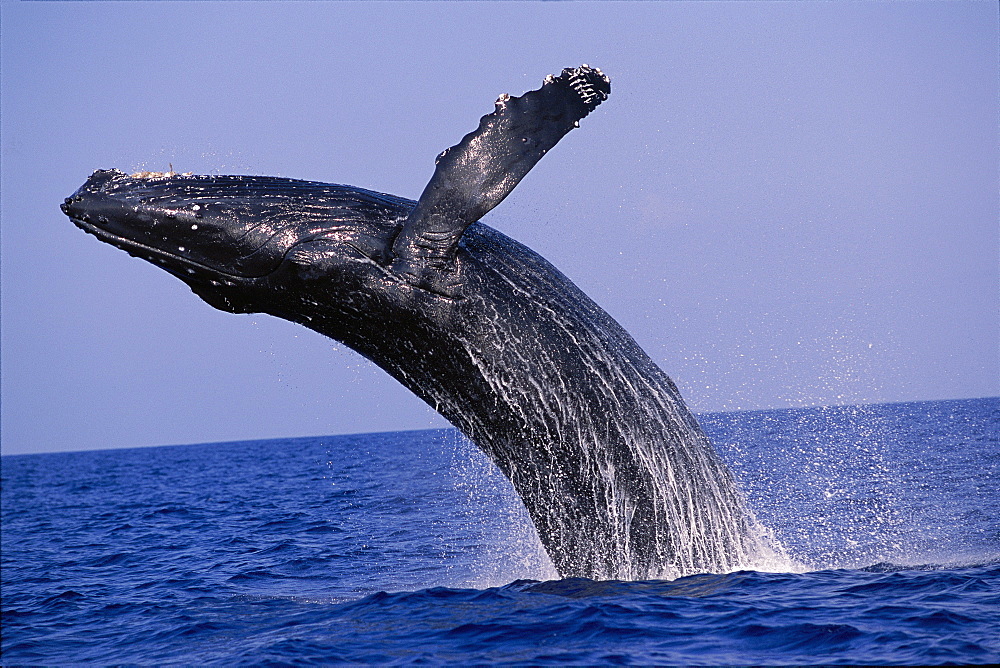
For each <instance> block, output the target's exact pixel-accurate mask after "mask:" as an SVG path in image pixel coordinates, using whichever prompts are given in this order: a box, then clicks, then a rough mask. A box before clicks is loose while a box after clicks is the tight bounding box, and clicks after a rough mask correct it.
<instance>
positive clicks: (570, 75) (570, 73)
mask: <svg viewBox="0 0 1000 668" xmlns="http://www.w3.org/2000/svg"><path fill="white" fill-rule="evenodd" d="M543 83H544V84H545V85H553V84H563V85H566V86H568V87H569V89H570V90H572V91H573V92H574V93H575V94H576V96H577V97H578V98H579V99H580V102H581V103H583V107H584V109H585V111H584V113H583V115H584V116H586V115H587V114H589V113H590V112H592V111H593V110H594V109H595V108H596V107H597V105H599V104H600V103H601V102H604V101H605V100H606V99H608V95H610V94H611V80H610V79H608V77H607V76H606V75H605V74H604V73H603V72H601V70H600V69H597V68H593V67H590V66H589V65H586V64H585V65H581V66H580V67H577V68H569V67H567V68H566V69H564V70H563V71H562V73H561V74H560V75H559V76H558V77H553V76H552V75H551V74H550V75H549V76H547V77H545V80H544V82H543Z"/></svg>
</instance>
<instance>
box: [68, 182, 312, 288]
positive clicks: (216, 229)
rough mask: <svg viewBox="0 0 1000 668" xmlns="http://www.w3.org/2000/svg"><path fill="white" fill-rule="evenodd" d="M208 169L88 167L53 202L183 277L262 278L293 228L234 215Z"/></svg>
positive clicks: (218, 280) (89, 228)
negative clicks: (200, 172)
mask: <svg viewBox="0 0 1000 668" xmlns="http://www.w3.org/2000/svg"><path fill="white" fill-rule="evenodd" d="M211 186H212V179H211V177H199V176H190V175H186V174H175V173H172V172H171V173H164V174H156V173H139V174H133V175H132V176H128V175H126V174H125V173H124V172H120V171H118V170H98V171H96V172H94V173H93V174H92V175H91V176H90V178H89V179H87V182H86V183H84V185H83V186H81V187H80V188H79V189H78V190H77V191H76V192H75V193H73V195H71V196H70V197H68V198H66V200H65V201H64V202H63V203H62V204H61V205H60V208H61V209H62V211H63V213H65V214H66V215H67V216H68V217H69V218H70V220H72V221H73V223H74V224H75V225H76V226H77V227H79V228H80V229H82V230H83V231H85V232H87V233H89V234H92V235H94V236H95V237H97V238H98V239H99V240H101V241H103V242H105V243H108V244H110V245H112V246H114V247H116V248H119V249H121V250H123V251H125V252H126V253H128V254H129V255H132V256H133V257H138V258H141V259H143V260H146V261H148V262H150V263H152V264H155V265H158V266H160V267H162V268H163V269H165V270H166V271H169V272H170V273H172V274H174V275H176V276H178V277H180V278H182V279H184V280H187V281H191V280H198V279H204V280H205V281H208V282H209V283H210V284H211V285H235V284H237V283H238V282H247V281H253V280H257V279H261V278H264V277H266V276H268V275H270V274H271V273H273V272H274V271H275V270H277V268H278V267H279V266H280V264H281V262H282V260H283V259H284V257H285V255H286V254H287V252H288V250H289V249H290V248H292V247H293V246H294V245H295V244H296V243H297V242H298V241H299V239H298V238H297V235H296V234H295V230H290V229H286V228H282V227H279V226H273V225H271V226H269V225H267V224H262V223H261V221H257V220H255V219H254V218H253V217H251V216H241V215H240V213H241V212H240V211H239V210H237V207H236V206H231V205H230V203H229V202H227V201H226V200H225V198H224V197H220V196H219V194H218V193H216V192H214V191H213V190H212V187H211Z"/></svg>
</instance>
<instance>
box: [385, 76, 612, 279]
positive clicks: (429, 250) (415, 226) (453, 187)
mask: <svg viewBox="0 0 1000 668" xmlns="http://www.w3.org/2000/svg"><path fill="white" fill-rule="evenodd" d="M610 93H611V82H610V80H609V79H608V78H607V77H606V76H605V75H604V73H603V72H601V70H599V69H595V68H591V67H588V66H587V65H582V66H581V67H577V68H574V69H569V68H567V69H564V70H563V71H562V74H560V75H559V76H558V77H553V76H551V75H549V76H548V77H546V78H545V81H544V82H543V84H542V87H541V88H539V89H538V90H532V91H528V92H527V93H525V94H524V95H522V96H520V97H511V96H509V95H506V94H504V95H501V96H500V97H499V98H498V99H497V101H496V110H495V111H494V112H493V113H491V114H487V115H486V116H483V117H482V119H481V120H480V122H479V127H478V128H477V129H476V130H475V131H473V132H470V133H469V134H467V135H465V137H463V138H462V141H461V142H459V143H458V144H456V145H455V146H452V147H451V148H449V149H447V150H445V151H444V152H443V153H441V155H439V156H438V158H437V161H436V165H437V168H436V169H435V170H434V176H432V177H431V180H430V182H429V183H428V184H427V186H426V187H425V188H424V192H423V194H421V195H420V199H419V201H418V202H417V206H416V207H415V208H414V209H413V211H411V212H410V215H409V217H408V218H407V219H406V222H405V224H404V226H403V229H402V231H401V232H400V233H399V235H398V236H397V237H396V240H395V242H394V243H393V247H392V252H393V254H394V256H395V259H394V261H393V263H392V269H393V271H395V272H396V273H397V274H399V275H401V276H403V277H404V278H405V279H406V280H407V282H409V283H411V284H413V285H415V286H417V287H421V288H424V289H427V290H431V291H433V292H438V293H441V294H444V295H447V296H457V294H458V286H457V277H456V273H457V269H458V268H457V267H456V265H455V263H456V250H457V248H458V241H459V239H460V238H461V237H462V234H463V233H464V232H465V230H466V228H467V227H468V226H469V225H471V224H472V223H474V222H476V221H477V220H479V219H480V218H482V217H483V216H484V215H485V214H486V213H487V212H488V211H489V210H490V209H492V208H493V207H495V206H496V205H498V204H499V203H500V202H502V201H503V200H504V198H505V197H507V195H508V194H510V191H511V190H513V189H514V186H516V185H517V184H518V183H519V182H520V181H521V179H523V178H524V176H525V175H526V174H527V173H528V172H529V171H530V170H531V168H532V167H534V166H535V163H537V162H538V161H539V160H541V159H542V156H543V155H545V153H546V152H547V151H548V150H549V149H551V148H552V147H553V146H555V145H556V143H557V142H558V141H559V140H560V139H562V138H563V137H564V136H565V135H566V133H568V132H569V131H570V130H572V129H573V128H574V127H577V126H578V125H579V122H580V120H581V119H582V118H584V117H585V116H586V115H587V114H589V113H590V112H591V111H593V110H594V109H595V108H596V107H597V105H599V104H600V103H601V102H603V101H604V100H606V99H607V97H608V95H609V94H610Z"/></svg>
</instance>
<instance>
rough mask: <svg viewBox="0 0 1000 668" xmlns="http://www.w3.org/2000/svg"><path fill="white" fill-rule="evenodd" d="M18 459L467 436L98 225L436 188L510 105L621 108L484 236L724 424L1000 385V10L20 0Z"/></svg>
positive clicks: (11, 418) (15, 271) (13, 172)
mask: <svg viewBox="0 0 1000 668" xmlns="http://www.w3.org/2000/svg"><path fill="white" fill-rule="evenodd" d="M0 23H2V30H0V41H2V44H0V68H2V69H0V75H2V76H0V143H2V146H0V170H2V171H0V244H2V264H0V292H2V294H0V297H2V320H0V334H2V348H0V355H2V357H0V365H2V366H0V382H2V425H0V438H2V451H3V453H4V454H16V453H34V452H48V451H62V450H83V449H98V448H118V447H135V446H149V445H169V444H179V443H205V442H218V441H229V440H243V439H255V438H274V437H291V436H303V435H319V434H338V433H357V432H372V431H393V430H403V429H424V428H432V427H443V426H446V423H445V421H444V420H443V418H441V417H440V416H438V415H437V414H436V413H434V411H433V410H431V409H430V408H428V407H426V406H425V405H424V404H423V403H421V402H420V401H419V400H418V399H416V398H415V397H414V396H412V395H411V394H410V393H409V392H408V391H407V390H405V389H404V388H403V387H402V386H400V385H399V384H397V383H396V382H395V381H394V380H392V379H391V378H389V377H388V376H387V375H386V374H385V373H384V372H382V371H381V370H380V369H378V368H377V367H375V366H374V365H372V364H371V363H369V362H368V361H366V360H364V359H363V358H361V357H360V356H359V355H357V354H355V353H353V352H352V351H350V350H349V349H347V348H345V347H344V346H342V345H339V344H337V343H335V342H333V341H331V340H329V339H326V338H324V337H322V336H320V335H319V334H316V333H314V332H311V331H309V330H306V329H304V328H302V327H300V326H297V325H293V324H291V323H288V322H284V321H281V320H278V319H276V318H272V317H270V316H264V315H233V314H227V313H223V312H220V311H216V310H214V309H212V308H211V307H210V306H208V305H207V304H205V303H203V302H202V301H201V300H200V299H198V298H197V297H196V296H194V295H193V294H192V293H191V292H190V290H189V289H188V288H187V287H186V286H185V285H184V284H182V283H181V282H180V281H178V280H177V279H176V278H174V277H172V276H170V275H168V274H167V273H165V272H163V271H162V270H160V269H157V268H156V267H154V266H152V265H150V264H148V263H146V262H144V261H141V260H138V259H134V258H131V257H129V256H127V255H126V254H125V253H123V252H121V251H119V250H117V249H115V248H112V247H111V246H108V245H106V244H102V243H100V242H98V241H97V240H95V239H94V238H93V237H91V236H89V235H86V234H84V233H83V232H81V231H80V230H78V229H76V228H75V227H74V226H73V225H72V224H71V223H70V221H69V220H68V219H67V218H66V217H65V216H63V214H62V213H61V212H60V211H59V203H60V202H61V201H62V200H63V198H65V197H67V196H68V195H70V194H71V193H72V192H73V191H74V190H76V188H78V187H79V186H80V185H81V184H82V183H83V182H84V181H85V180H86V178H87V176H88V175H89V174H90V173H91V172H92V171H93V170H95V169H98V168H111V167H117V168H119V169H122V170H125V171H130V172H131V171H138V170H152V171H166V170H168V169H169V168H170V167H171V166H172V167H173V169H175V170H177V171H181V172H195V173H208V174H227V173H237V174H269V175H277V176H287V177H295V178H303V179H308V180H317V181H328V182H333V183H346V184H350V185H354V186H359V187H363V188H368V189H372V190H377V191H381V192H387V193H392V194H395V195H400V196H405V197H410V198H414V199H415V198H417V197H418V196H419V194H420V192H421V191H422V189H423V187H424V185H425V183H426V182H427V180H428V179H429V178H430V176H431V174H432V173H433V169H434V158H435V156H436V155H437V154H438V153H439V152H440V151H441V150H443V149H444V148H447V147H449V146H451V145H453V144H455V143H457V142H458V140H459V139H461V137H462V136H463V135H464V134H466V133H467V132H469V131H471V130H473V129H474V128H475V127H476V126H477V124H478V120H479V118H480V116H482V115H484V114H486V113H489V112H490V111H492V109H493V101H494V100H495V99H496V97H497V95H499V94H500V93H504V92H507V93H510V94H514V95H517V94H520V93H522V92H524V91H526V90H529V89H533V88H537V87H538V86H539V85H540V83H541V81H542V79H543V77H544V76H545V75H546V74H549V73H553V74H557V73H558V72H559V70H561V69H562V68H563V67H569V66H576V65H579V64H581V63H588V64H590V65H592V66H595V67H600V68H601V69H602V70H603V71H604V72H605V73H607V74H608V75H609V76H610V77H611V80H612V95H611V97H610V98H609V99H608V101H606V102H605V103H604V104H603V105H602V106H601V107H599V108H598V109H597V110H596V111H595V112H594V113H592V114H591V115H590V116H588V117H587V118H586V119H585V120H584V121H583V122H582V123H581V127H580V128H579V129H578V130H574V131H573V132H571V133H570V134H569V135H568V136H567V137H566V138H565V139H563V141H562V142H561V143H560V144H559V145H558V146H557V147H556V148H555V149H553V150H552V151H551V152H550V153H549V154H548V155H546V157H545V158H544V159H543V160H542V161H541V162H540V163H539V164H538V165H537V166H536V167H535V168H534V170H533V171H532V172H531V173H530V174H529V175H528V176H527V177H526V178H525V179H524V180H523V181H522V182H521V184H520V185H519V186H518V187H517V188H516V189H515V190H514V192H513V193H512V194H511V195H510V197H508V198H507V199H506V200H505V201H504V202H503V203H502V204H501V205H500V206H499V207H497V209H495V210H494V211H492V212H491V213H489V214H488V215H487V217H486V218H484V221H483V222H485V223H487V224H489V225H491V226H493V227H495V228H497V229H499V230H501V231H502V232H504V233H505V234H507V235H509V236H511V237H513V238H515V239H517V240H519V241H521V242H522V243H525V244H526V245H528V246H529V247H531V248H533V249H535V250H536V251H538V252H540V253H541V254H542V255H543V256H545V257H546V258H548V259H549V260H550V261H551V262H553V264H555V265H556V266H557V267H558V268H560V269H561V270H562V271H563V272H564V273H565V274H566V275H568V276H569V277H570V278H571V279H572V280H573V281H575V282H576V283H577V284H578V285H579V286H580V287H581V288H582V289H583V290H584V291H585V292H586V293H587V294H589V295H590V296H591V297H592V298H593V299H594V300H595V301H597V302H598V303H599V304H600V305H601V306H602V307H604V308H605V309H606V310H607V311H608V312H609V313H610V314H611V315H612V316H614V317H615V318H616V319H617V320H618V321H619V322H621V323H622V325H623V326H624V327H625V328H626V329H627V330H628V331H629V332H630V333H631V334H632V335H633V336H634V337H635V339H636V340H637V341H638V342H639V344H640V345H641V346H642V347H643V348H644V349H645V350H646V352H647V353H649V355H650V356H651V357H652V358H653V359H654V360H655V361H656V362H657V363H658V364H659V365H660V366H661V367H662V368H663V369H664V370H665V371H667V373H668V374H670V375H671V377H672V378H673V379H674V380H675V381H676V382H677V384H678V386H679V387H680V389H681V392H682V394H683V395H684V397H685V398H686V400H687V402H688V404H689V406H691V408H692V409H693V410H695V411H697V412H708V411H727V410H748V409H761V408H777V407H788V406H816V405H834V404H856V403H871V402H890V401H913V400H937V399H949V398H968V397H981V396H995V395H998V394H1000V359H998V355H1000V352H998V350H1000V292H998V291H1000V288H998V285H1000V282H998V257H1000V243H998V219H1000V204H998V199H1000V194H998V157H1000V156H998V152H1000V148H998V147H1000V137H998V129H997V128H998V108H1000V107H998V101H1000V90H998V80H1000V78H998V65H997V63H998V46H997V45H998V38H1000V35H998V27H997V26H998V9H997V4H996V3H995V2H900V3H894V2H883V3H867V2H864V3H812V2H798V3H786V2H781V3H765V2H737V3H726V2H711V3H709V2H694V3H684V2H675V3H627V2H613V3H600V2H594V3H559V2H543V3H518V2H511V3H489V2H483V3H422V2H404V3H398V4H397V3H382V2H379V3H365V2H357V3H322V2H306V3H217V2H197V3H191V2H178V3H174V2H151V3H102V2H94V3H42V2H39V3H35V2H26V3H16V2H9V1H4V2H0Z"/></svg>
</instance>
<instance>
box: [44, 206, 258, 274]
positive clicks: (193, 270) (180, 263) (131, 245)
mask: <svg viewBox="0 0 1000 668" xmlns="http://www.w3.org/2000/svg"><path fill="white" fill-rule="evenodd" d="M68 202H69V199H67V200H66V202H65V203H63V204H62V209H63V212H65V213H66V215H67V216H69V219H70V220H71V221H73V224H74V225H76V226H77V227H79V228H80V229H81V230H83V231H84V232H86V233H87V234H92V235H94V236H95V237H97V238H98V239H99V240H100V241H103V242H104V243H106V244H110V245H111V246H114V247H115V248H118V249H120V250H123V251H125V252H126V253H128V254H129V255H131V256H132V257H136V258H139V259H141V260H146V261H147V262H150V263H152V264H156V265H159V266H161V267H162V268H163V269H164V270H166V271H168V272H170V273H171V274H174V275H175V276H177V277H179V278H182V279H184V280H192V279H203V280H206V281H208V282H209V283H210V284H211V285H213V286H217V285H227V286H234V285H236V284H237V283H241V282H243V283H245V282H248V281H254V280H257V279H260V278H264V276H266V275H267V274H264V275H262V276H244V275H241V274H234V273H229V272H225V271H222V270H220V269H218V268H217V267H210V266H208V265H206V264H202V263H200V262H198V261H196V260H193V259H191V258H189V257H184V256H182V255H178V254H176V253H171V252H170V251H167V250H164V249H162V248H157V247H155V246H151V245H148V244H144V243H142V242H140V241H136V240H135V239H131V238H129V237H125V236H121V235H119V234H115V233H114V232H111V231H110V230H108V229H105V228H104V227H101V224H100V223H95V222H91V220H88V216H85V215H84V216H80V215H77V214H71V213H69V211H67V208H69V204H68ZM268 273H271V272H268Z"/></svg>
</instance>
